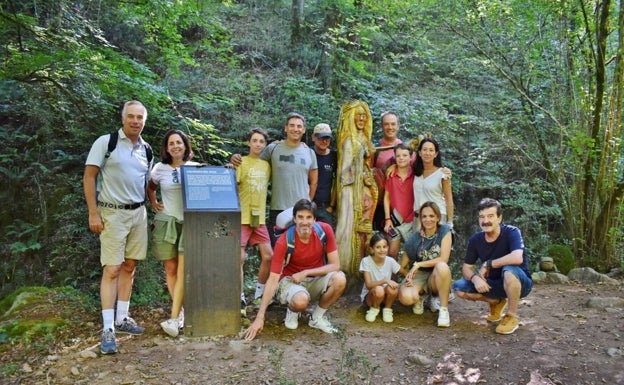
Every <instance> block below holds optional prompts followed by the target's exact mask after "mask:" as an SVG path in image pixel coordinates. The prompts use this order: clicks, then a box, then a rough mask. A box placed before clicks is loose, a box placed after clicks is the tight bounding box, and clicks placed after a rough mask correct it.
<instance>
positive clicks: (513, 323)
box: [496, 314, 520, 334]
mask: <svg viewBox="0 0 624 385" xmlns="http://www.w3.org/2000/svg"><path fill="white" fill-rule="evenodd" d="M519 324H520V321H519V320H518V318H517V317H516V316H514V315H511V314H505V316H504V317H503V319H502V320H501V322H500V323H499V324H498V326H497V327H496V333H498V334H511V333H513V332H515V331H516V329H518V326H519Z"/></svg>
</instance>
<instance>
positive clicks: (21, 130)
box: [0, 0, 624, 303]
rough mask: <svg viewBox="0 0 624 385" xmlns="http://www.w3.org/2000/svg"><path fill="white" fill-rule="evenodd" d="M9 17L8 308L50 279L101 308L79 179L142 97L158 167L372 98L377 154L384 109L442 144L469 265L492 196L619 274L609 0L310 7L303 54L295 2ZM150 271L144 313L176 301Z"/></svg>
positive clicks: (4, 175) (224, 150)
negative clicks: (478, 214) (175, 154)
mask: <svg viewBox="0 0 624 385" xmlns="http://www.w3.org/2000/svg"><path fill="white" fill-rule="evenodd" d="M10 4H11V7H9V6H5V5H0V19H1V20H2V22H1V23H0V36H2V38H3V43H4V44H3V45H2V47H0V61H1V65H0V140H2V141H3V142H4V143H8V144H9V145H8V146H5V148H4V149H3V151H2V153H0V183H1V184H2V186H3V189H2V190H0V198H1V199H2V200H3V202H10V203H11V204H7V205H5V206H4V209H3V210H2V211H1V212H0V229H1V230H2V232H1V233H0V234H1V235H0V262H2V263H0V287H1V288H0V295H1V294H7V293H9V292H10V291H11V290H13V289H15V288H17V287H20V286H22V285H31V284H36V285H71V286H72V287H75V288H79V289H81V290H86V291H87V292H89V293H92V294H93V295H94V296H97V290H98V286H99V276H100V274H101V267H100V266H99V256H98V249H99V244H98V240H97V237H96V236H94V235H93V234H91V233H89V232H88V229H87V226H86V220H87V218H86V217H87V215H86V209H85V205H84V199H83V196H82V186H81V175H82V172H83V169H84V159H85V157H86V154H87V152H88V151H89V148H90V145H91V143H92V142H93V141H94V140H95V139H96V138H97V137H98V136H99V135H101V134H104V133H107V132H110V131H111V130H113V129H115V128H117V127H119V124H120V122H119V108H120V106H121V105H122V103H123V102H124V101H126V100H129V99H139V100H141V101H142V102H143V103H144V104H145V105H146V106H147V108H148V120H147V124H146V128H145V130H144V133H143V135H144V138H145V139H147V140H148V141H149V142H150V143H151V144H152V145H153V147H154V148H155V150H156V151H155V152H156V154H158V147H159V145H160V141H161V138H162V136H163V134H164V132H166V131H167V130H168V129H170V128H179V129H181V130H183V131H185V132H187V133H189V134H190V136H191V137H192V140H193V147H194V150H195V153H196V158H195V159H196V160H199V161H201V162H205V163H210V164H223V163H224V162H225V161H226V160H227V159H228V158H229V154H230V153H232V152H239V153H240V152H244V151H245V147H244V146H242V144H241V142H240V141H241V139H242V138H243V137H244V136H245V135H246V133H247V131H248V130H249V129H250V128H251V127H255V126H259V127H263V128H266V129H267V130H268V131H269V134H270V137H271V139H281V138H283V126H284V121H283V120H284V117H285V116H286V114H287V113H288V112H290V111H293V110H297V111H299V112H301V113H303V114H304V115H305V116H306V118H307V126H308V128H309V129H310V128H311V127H313V126H314V125H315V124H317V123H319V122H327V123H329V124H330V125H331V126H332V127H335V124H336V121H337V117H338V112H339V108H340V105H341V103H342V102H344V101H345V100H347V99H352V98H358V99H362V100H365V101H367V102H368V104H369V106H370V107H371V110H372V111H373V116H374V117H375V118H374V124H375V130H374V135H375V139H379V137H380V135H381V133H380V130H379V129H378V127H379V125H380V122H379V114H380V113H381V112H382V111H385V110H389V109H392V110H395V111H396V112H397V113H398V114H399V116H400V119H401V132H400V133H399V136H400V137H402V138H403V139H410V138H412V137H414V136H416V135H418V134H421V133H424V132H432V133H433V134H434V135H435V137H436V138H437V139H438V140H439V141H440V143H441V145H442V151H443V159H444V163H445V165H447V166H448V167H450V168H451V169H452V171H453V181H452V182H453V192H454V201H455V207H456V210H455V211H456V219H455V229H456V231H457V232H458V240H459V241H458V243H457V244H456V245H455V250H456V253H457V254H458V255H461V254H462V251H463V247H464V245H465V240H467V239H468V237H469V236H470V235H471V234H472V233H473V232H474V231H477V230H478V228H477V225H476V220H475V215H474V208H475V206H476V203H477V202H478V200H479V199H481V198H482V197H484V196H492V197H494V198H498V199H500V200H501V201H503V203H504V206H505V207H504V215H505V221H506V222H509V223H511V224H515V225H517V226H519V227H520V228H521V229H522V231H523V235H524V236H525V242H526V246H527V249H529V250H531V251H532V252H533V253H534V254H536V255H539V254H543V251H544V250H545V249H546V248H547V247H548V245H549V244H551V243H552V241H553V240H557V239H571V240H572V247H573V250H574V252H575V254H576V255H577V256H578V258H579V260H581V261H582V262H583V264H589V265H591V266H596V267H600V269H604V270H608V269H609V268H610V267H613V266H615V265H619V264H621V263H624V262H622V259H621V258H618V257H617V255H622V252H621V251H622V244H623V242H622V240H623V236H624V235H623V232H622V230H621V229H622V228H623V226H622V225H621V224H622V221H624V217H622V214H621V213H622V208H623V207H622V194H623V193H624V188H622V179H621V172H619V171H620V170H619V167H620V166H621V164H622V159H621V156H623V154H622V153H623V151H622V147H621V143H620V142H621V141H620V138H621V137H622V133H621V130H622V128H621V124H619V123H620V122H621V120H622V119H621V115H622V111H621V108H619V107H618V106H621V105H622V103H621V100H619V99H617V98H618V97H619V96H618V95H621V94H622V92H620V89H621V84H622V82H621V80H620V79H621V73H622V66H621V65H620V64H619V63H621V62H622V60H621V58H620V57H619V56H618V55H620V53H621V52H622V51H623V50H621V49H619V47H618V36H619V35H620V34H622V31H620V30H618V29H617V28H618V26H619V24H618V23H617V20H616V19H617V17H618V15H619V10H618V9H617V8H616V7H615V2H613V1H612V0H610V1H606V2H601V3H600V6H601V7H602V8H600V7H597V8H596V10H595V11H594V10H593V9H590V8H589V7H591V6H592V4H593V3H588V4H585V3H574V4H572V3H565V4H564V3H561V2H553V1H548V0H539V1H534V2H531V3H530V4H528V5H527V3H526V2H524V1H519V0H512V1H505V2H499V1H490V0H483V1H479V2H477V3H475V2H472V1H463V0H460V1H449V0H444V1H430V0H427V1H418V2H416V1H408V0H403V1H391V0H380V1H370V0H364V1H357V2H353V1H342V0H341V1H327V0H323V1H319V2H306V6H305V8H304V17H303V19H302V20H303V22H302V25H301V27H300V30H299V33H300V36H299V37H298V39H291V37H292V36H291V31H292V29H291V24H290V23H291V20H292V8H291V7H292V2H289V1H283V0H275V1H246V2H232V1H226V2H170V1H165V0H158V1H152V2H139V3H136V4H135V3H132V4H130V3H126V2H119V1H116V0H104V1H99V2H92V1H82V0H76V1H63V2H56V1H51V0H43V1H37V2H36V3H33V2H21V3H19V2H11V3H10ZM582 7H588V8H587V9H584V8H582ZM604 7H610V10H611V13H609V15H608V17H606V18H604V19H601V18H599V17H598V15H603V14H604V13H602V12H604V11H605V8H604ZM583 15H590V16H588V17H585V18H584V17H582V16H583ZM592 15H595V18H593V17H594V16H592ZM602 22H604V23H605V24H604V25H601V24H600V23H602ZM600 28H605V29H604V31H606V32H608V33H602V34H599V33H597V32H596V31H600V30H601V29H600ZM603 37H604V39H606V40H602V41H595V40H596V39H598V38H603ZM293 41H294V44H291V43H290V42H293ZM284 42H288V43H289V44H284ZM599 44H603V45H599ZM601 47H602V48H604V49H602V48H601ZM598 48H600V49H598ZM596 53H601V54H602V55H603V56H601V55H598V54H596ZM611 57H612V58H613V60H606V58H611ZM601 60H602V61H601ZM581 69H582V70H581ZM600 71H602V72H600ZM599 82H600V83H599ZM308 132H309V131H308ZM252 258H253V257H252ZM76 261H78V263H77V262H76ZM250 262H251V261H250ZM151 263H152V262H147V263H146V264H145V266H143V265H142V264H140V265H139V272H138V273H137V274H138V277H137V285H136V287H138V288H140V286H141V285H145V287H146V288H147V289H149V290H151V291H152V292H153V293H154V295H150V294H149V293H148V292H147V291H146V292H140V294H139V295H135V297H136V298H134V297H133V298H134V299H133V301H137V302H139V303H147V302H149V301H152V300H154V301H161V300H162V298H163V297H166V294H163V292H164V291H163V288H162V272H161V271H160V269H159V267H158V266H159V265H158V264H155V265H154V266H152V265H151ZM252 268H253V266H252ZM142 269H145V271H146V272H147V273H149V274H152V273H153V274H154V278H153V279H152V278H148V277H147V276H145V277H143V276H142V272H141V271H142ZM155 277H158V279H156V278H155ZM144 280H145V281H144ZM246 280H247V279H246ZM139 290H141V289H139Z"/></svg>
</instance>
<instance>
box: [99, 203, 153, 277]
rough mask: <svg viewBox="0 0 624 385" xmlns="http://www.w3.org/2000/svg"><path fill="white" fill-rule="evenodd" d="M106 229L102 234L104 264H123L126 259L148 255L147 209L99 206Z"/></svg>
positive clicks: (138, 258) (102, 260)
mask: <svg viewBox="0 0 624 385" xmlns="http://www.w3.org/2000/svg"><path fill="white" fill-rule="evenodd" d="M98 209H99V210H100V216H101V217H102V223H103V224H104V230H103V231H102V233H101V234H100V263H101V264H102V266H117V265H121V264H122V263H123V262H124V260H125V259H126V258H127V259H136V260H143V259H145V257H146V255H147V210H146V209H145V206H141V207H139V208H137V209H134V210H122V209H112V208H108V207H99V208H98Z"/></svg>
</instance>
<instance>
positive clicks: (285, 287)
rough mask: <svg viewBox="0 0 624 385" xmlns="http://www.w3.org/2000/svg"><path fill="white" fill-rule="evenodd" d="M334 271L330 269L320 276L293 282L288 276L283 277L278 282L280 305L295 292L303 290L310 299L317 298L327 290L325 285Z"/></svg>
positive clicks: (285, 302)
mask: <svg viewBox="0 0 624 385" xmlns="http://www.w3.org/2000/svg"><path fill="white" fill-rule="evenodd" d="M334 273H335V271H332V272H331V273H329V274H326V275H323V276H320V277H308V278H306V279H305V280H304V281H303V282H301V283H294V282H293V281H292V280H291V278H290V277H284V278H282V280H281V281H280V282H279V287H278V291H277V298H278V300H279V301H280V303H281V304H282V305H286V304H288V303H290V300H292V299H293V297H294V296H295V294H297V293H299V292H301V291H303V292H305V293H306V294H307V295H308V297H309V298H310V299H311V300H312V299H314V300H317V299H319V298H321V295H323V293H325V292H326V291H327V285H328V284H329V280H330V279H331V277H332V276H333V275H334Z"/></svg>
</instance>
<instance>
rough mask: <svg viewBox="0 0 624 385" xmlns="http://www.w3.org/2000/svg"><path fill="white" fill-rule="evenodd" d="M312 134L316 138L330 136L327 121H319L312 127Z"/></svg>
mask: <svg viewBox="0 0 624 385" xmlns="http://www.w3.org/2000/svg"><path fill="white" fill-rule="evenodd" d="M313 134H314V135H316V137H317V138H332V137H333V136H332V132H331V128H330V127H329V124H327V123H319V124H317V125H316V126H315V127H314V132H313Z"/></svg>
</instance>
